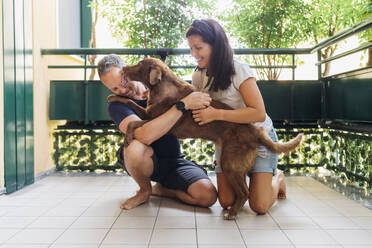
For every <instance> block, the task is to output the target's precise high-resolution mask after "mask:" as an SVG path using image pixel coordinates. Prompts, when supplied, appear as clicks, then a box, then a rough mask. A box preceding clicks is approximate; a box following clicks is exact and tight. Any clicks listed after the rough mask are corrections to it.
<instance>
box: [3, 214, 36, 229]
mask: <svg viewBox="0 0 372 248" xmlns="http://www.w3.org/2000/svg"><path fill="white" fill-rule="evenodd" d="M37 218H38V217H6V216H4V217H0V229H4V228H19V229H20V228H24V227H26V226H28V225H30V224H31V223H32V222H33V221H35V220H36V219H37Z"/></svg>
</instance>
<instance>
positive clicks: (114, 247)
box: [99, 244, 148, 248]
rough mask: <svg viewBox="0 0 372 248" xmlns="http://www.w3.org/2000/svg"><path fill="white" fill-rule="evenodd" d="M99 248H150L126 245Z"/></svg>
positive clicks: (101, 247)
mask: <svg viewBox="0 0 372 248" xmlns="http://www.w3.org/2000/svg"><path fill="white" fill-rule="evenodd" d="M99 248H148V246H147V245H126V244H121V245H105V244H103V245H101V246H100V247H99Z"/></svg>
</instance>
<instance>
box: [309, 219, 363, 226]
mask: <svg viewBox="0 0 372 248" xmlns="http://www.w3.org/2000/svg"><path fill="white" fill-rule="evenodd" d="M312 219H313V221H314V222H315V223H317V224H318V225H319V226H320V227H321V228H323V229H360V227H359V226H358V225H357V224H355V223H354V222H353V221H352V220H351V219H349V218H347V217H345V216H334V217H328V216H322V217H312Z"/></svg>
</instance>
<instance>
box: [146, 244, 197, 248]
mask: <svg viewBox="0 0 372 248" xmlns="http://www.w3.org/2000/svg"><path fill="white" fill-rule="evenodd" d="M199 247H200V246H199ZM149 248H198V246H197V245H196V244H194V245H184V244H172V245H150V246H149Z"/></svg>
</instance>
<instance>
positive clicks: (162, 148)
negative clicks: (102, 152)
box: [108, 100, 181, 158]
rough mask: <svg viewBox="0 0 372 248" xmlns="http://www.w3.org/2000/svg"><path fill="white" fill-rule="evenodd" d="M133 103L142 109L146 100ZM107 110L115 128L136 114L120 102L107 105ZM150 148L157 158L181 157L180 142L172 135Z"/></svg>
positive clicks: (166, 136)
mask: <svg viewBox="0 0 372 248" xmlns="http://www.w3.org/2000/svg"><path fill="white" fill-rule="evenodd" d="M134 101H135V102H136V103H137V104H139V105H141V106H143V107H145V106H146V100H142V101H137V100H134ZM108 110H109V114H110V116H111V119H112V120H113V121H114V122H115V124H116V126H117V127H119V125H120V123H121V122H122V121H123V120H124V119H125V118H126V117H128V116H129V115H133V114H136V113H135V112H134V110H133V109H132V108H130V107H128V106H127V105H126V104H124V103H121V102H112V103H109V107H108ZM151 147H152V148H153V149H154V152H155V154H156V156H157V157H158V158H177V157H180V156H181V150H180V142H179V140H178V139H177V138H176V136H174V135H172V134H166V135H164V136H163V137H161V138H160V139H158V140H156V141H154V142H153V143H152V144H151Z"/></svg>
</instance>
